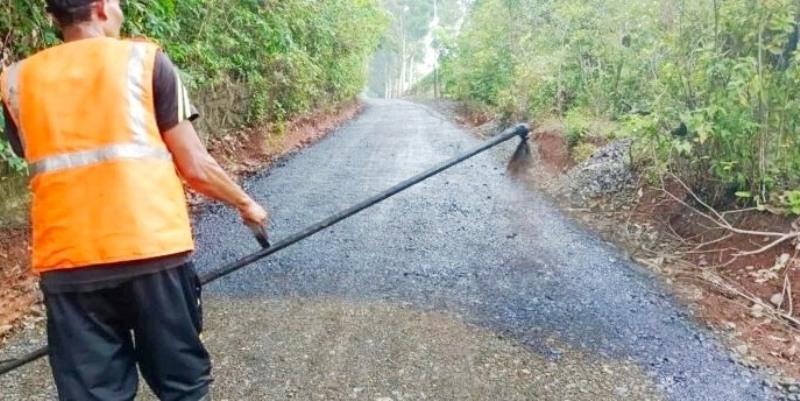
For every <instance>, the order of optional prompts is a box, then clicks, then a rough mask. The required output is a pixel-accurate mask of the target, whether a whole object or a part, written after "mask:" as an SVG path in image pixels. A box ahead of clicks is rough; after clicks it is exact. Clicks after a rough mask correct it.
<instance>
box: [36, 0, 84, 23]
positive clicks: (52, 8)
mask: <svg viewBox="0 0 800 401" xmlns="http://www.w3.org/2000/svg"><path fill="white" fill-rule="evenodd" d="M93 3H94V1H91V0H89V1H87V0H78V1H76V0H47V12H49V13H50V14H52V15H53V17H54V18H55V19H56V21H58V24H59V25H61V26H62V27H67V26H70V25H75V24H79V23H81V22H86V21H89V20H91V19H92V4H93Z"/></svg>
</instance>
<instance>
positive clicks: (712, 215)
mask: <svg viewBox="0 0 800 401" xmlns="http://www.w3.org/2000/svg"><path fill="white" fill-rule="evenodd" d="M670 175H671V176H672V178H673V179H674V180H675V181H676V182H677V183H679V184H680V185H681V186H682V187H683V188H684V189H685V190H686V192H687V193H688V194H690V195H691V196H692V198H694V199H695V200H696V201H697V202H698V203H699V204H701V205H702V206H703V207H704V208H705V209H707V210H708V212H709V213H705V212H703V211H701V210H699V209H697V208H696V207H694V206H692V205H689V204H688V203H687V202H686V201H684V200H683V199H680V198H678V197H677V196H675V195H674V194H673V193H672V192H670V191H668V190H667V189H666V185H664V182H663V179H662V183H661V184H662V187H661V190H662V191H663V192H664V193H665V194H666V195H667V196H669V197H670V198H672V199H673V200H675V201H676V202H678V203H680V204H681V205H683V206H684V207H687V208H689V209H691V210H692V211H694V212H695V213H697V214H699V215H700V216H702V217H704V218H706V219H707V220H709V221H711V222H713V223H714V224H715V225H716V226H718V227H720V228H722V229H725V230H727V231H730V232H731V233H734V234H742V235H751V236H759V237H771V238H775V240H774V241H772V242H770V243H769V244H767V245H765V246H763V247H760V248H758V249H755V250H752V251H746V252H745V251H741V252H738V253H736V254H734V255H733V257H734V260H735V259H736V258H739V257H743V256H753V255H757V254H760V253H763V252H766V251H768V250H770V249H772V248H775V247H777V246H778V245H781V244H783V243H785V242H787V241H790V240H794V241H797V240H799V239H800V230H799V229H798V226H800V219H798V220H795V221H794V222H793V223H792V229H793V231H791V232H788V233H781V232H771V231H754V230H746V229H742V228H739V227H735V226H734V225H732V224H731V223H730V222H728V221H727V220H726V219H725V215H727V214H731V213H735V212H737V211H730V212H718V211H717V210H716V209H714V208H713V207H711V206H709V205H708V204H707V203H706V202H704V201H703V200H702V199H700V197H699V196H697V194H696V193H695V192H694V191H692V190H691V188H689V186H688V185H686V183H684V182H683V181H682V180H681V179H680V178H678V177H677V176H675V175H674V174H670ZM695 249H697V248H695Z"/></svg>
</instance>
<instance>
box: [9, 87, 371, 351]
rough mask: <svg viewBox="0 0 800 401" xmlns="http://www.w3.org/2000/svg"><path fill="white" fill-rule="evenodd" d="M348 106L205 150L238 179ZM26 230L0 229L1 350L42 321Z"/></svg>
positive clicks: (296, 146)
mask: <svg viewBox="0 0 800 401" xmlns="http://www.w3.org/2000/svg"><path fill="white" fill-rule="evenodd" d="M362 107H363V106H362V104H361V103H359V102H352V103H349V104H347V105H345V106H343V107H341V108H340V109H339V110H337V111H335V112H331V113H325V114H319V115H316V116H314V117H313V118H303V119H299V120H295V121H289V122H287V123H286V124H285V126H284V128H283V129H282V130H279V129H278V127H276V126H274V125H267V126H262V127H256V128H250V129H245V130H241V131H236V132H231V133H228V134H226V135H223V136H221V137H219V138H214V139H211V140H209V141H208V149H209V152H210V153H211V155H212V156H214V157H215V158H216V159H217V160H218V161H219V163H220V164H221V165H222V167H223V168H224V169H225V170H226V171H228V172H229V173H230V174H231V175H233V176H234V177H236V178H237V179H241V178H244V177H246V176H248V175H250V174H253V173H255V172H258V171H260V170H263V169H264V168H267V167H269V166H270V165H271V164H272V163H274V162H275V161H276V160H278V159H279V158H280V157H282V156H285V155H287V154H290V153H293V152H295V151H297V150H300V149H302V148H303V147H305V146H308V145H310V144H312V143H314V142H316V141H317V140H319V139H321V138H323V137H324V136H325V135H326V134H328V133H329V132H331V131H332V130H334V129H335V128H336V127H337V126H339V125H340V124H342V123H344V122H346V121H348V120H350V119H352V118H353V117H354V116H356V115H357V114H358V113H359V112H360V111H361V110H362ZM187 198H188V204H189V205H190V208H191V210H192V211H193V212H194V213H196V212H198V211H199V210H200V208H201V207H202V205H204V204H206V203H207V202H209V199H208V198H206V197H204V196H202V195H199V194H197V193H196V192H194V191H192V190H191V189H189V188H187ZM29 231H30V230H29V227H20V228H14V229H3V228H0V346H2V345H3V344H4V343H5V340H6V339H7V338H8V336H9V335H10V334H12V333H13V332H14V331H15V330H16V329H19V328H21V327H24V326H26V325H30V324H34V323H36V322H38V321H41V320H42V319H44V310H43V307H42V305H41V293H40V291H39V288H38V278H37V277H36V276H35V275H33V274H32V273H31V271H30V257H29V253H30V234H29Z"/></svg>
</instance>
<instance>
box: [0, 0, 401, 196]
mask: <svg viewBox="0 0 800 401" xmlns="http://www.w3.org/2000/svg"><path fill="white" fill-rule="evenodd" d="M123 4H124V8H125V12H126V23H125V25H124V27H123V30H124V32H123V35H124V36H146V37H149V38H151V39H154V40H156V41H158V42H159V43H161V44H162V45H163V47H164V49H165V50H166V52H167V54H168V55H169V56H170V57H171V58H172V60H173V61H174V62H175V64H177V65H178V66H179V68H181V70H182V72H183V73H184V77H183V80H184V82H185V83H186V84H187V85H188V86H189V87H190V89H191V92H192V96H193V98H194V99H195V102H196V103H203V101H204V98H205V97H209V96H213V95H215V94H216V93H219V92H227V91H232V88H233V89H236V90H237V91H240V90H243V91H244V92H245V93H247V96H246V99H245V101H244V102H242V103H239V102H235V101H231V100H229V104H228V105H226V106H225V107H226V108H233V109H237V110H234V111H235V112H237V113H240V114H243V115H244V116H245V117H244V119H243V120H244V121H243V122H244V123H245V124H248V125H255V124H259V123H264V122H276V123H278V124H277V125H278V126H281V123H282V122H283V121H285V120H287V119H290V118H294V117H298V116H304V115H309V114H311V113H313V112H315V111H321V110H327V109H331V108H334V107H336V106H338V105H340V104H342V103H343V102H347V101H350V100H352V99H354V98H355V97H356V96H357V95H358V94H359V93H360V92H362V91H363V89H364V88H365V86H366V77H367V68H368V66H369V62H370V60H371V58H372V55H373V53H374V52H375V51H376V49H377V46H378V43H379V40H380V38H381V37H382V35H383V32H384V31H385V29H386V28H387V27H388V24H389V16H388V14H387V13H386V12H385V11H384V10H383V8H382V7H381V5H380V3H379V2H378V0H337V1H304V0H180V1H179V0H139V1H126V2H123ZM43 10H44V1H43V0H36V1H28V0H6V1H3V2H1V3H0V41H2V46H1V47H0V66H2V67H6V66H8V65H10V64H11V63H12V62H14V61H16V60H19V59H21V58H24V57H26V56H27V55H30V54H31V53H32V52H34V51H36V50H38V49H42V48H44V47H46V46H49V45H54V44H57V43H59V38H58V36H57V33H56V30H55V29H54V27H53V26H52V25H51V24H50V21H49V18H48V17H47V16H46V14H45V13H44V11H43ZM228 106H231V107H228ZM206 117H207V118H213V117H214V116H206ZM1 118H2V117H0V123H2V120H1ZM220 120H223V121H220V124H215V126H222V127H223V128H235V127H232V126H230V125H231V124H230V123H229V122H227V121H226V119H225V118H220ZM204 134H206V135H219V134H221V132H206V133H204ZM3 162H5V163H3ZM0 165H2V167H0V177H6V176H8V175H9V174H10V171H16V172H19V173H21V174H24V169H25V166H24V164H23V163H21V161H20V160H18V159H15V158H14V157H12V154H11V152H10V150H9V147H8V143H7V142H5V141H4V140H1V139H0ZM18 181H19V180H16V179H14V178H6V179H4V180H3V181H0V186H2V185H6V183H7V182H14V183H17V182H18ZM8 185H11V184H8ZM10 192H12V191H3V192H0V201H12V199H9V198H11V197H15V196H12V195H9V193H10ZM13 192H15V193H16V192H20V190H19V189H17V190H15V191H13Z"/></svg>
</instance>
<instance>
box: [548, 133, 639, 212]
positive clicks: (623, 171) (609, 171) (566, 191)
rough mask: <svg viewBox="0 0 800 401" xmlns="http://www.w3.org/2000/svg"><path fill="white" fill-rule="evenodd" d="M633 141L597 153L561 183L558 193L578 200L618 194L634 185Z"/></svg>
mask: <svg viewBox="0 0 800 401" xmlns="http://www.w3.org/2000/svg"><path fill="white" fill-rule="evenodd" d="M632 144H633V142H632V140H630V139H625V140H618V141H615V142H612V143H610V144H609V145H606V146H605V147H602V148H600V149H598V150H597V151H596V152H595V153H594V154H593V155H592V156H591V157H590V158H589V159H588V160H586V161H584V162H583V163H581V164H579V165H578V166H576V167H574V168H572V169H571V170H570V171H569V172H567V174H566V175H565V176H564V177H563V178H562V179H561V180H560V183H559V184H560V185H559V187H560V188H559V192H560V193H561V194H562V195H566V196H569V197H572V198H574V197H576V196H577V197H579V198H580V200H586V199H590V198H597V197H601V196H604V195H611V194H614V193H617V192H619V191H621V190H623V189H625V188H626V187H628V186H630V185H633V184H634V178H633V173H632V171H631V167H630V148H631V145H632Z"/></svg>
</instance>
